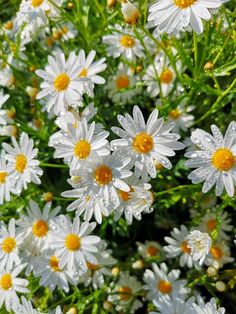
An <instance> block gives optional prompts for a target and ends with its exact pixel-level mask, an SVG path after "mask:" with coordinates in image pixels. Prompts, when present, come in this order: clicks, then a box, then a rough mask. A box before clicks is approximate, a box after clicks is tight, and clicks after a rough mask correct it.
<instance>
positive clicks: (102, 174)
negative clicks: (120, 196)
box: [94, 165, 112, 185]
mask: <svg viewBox="0 0 236 314" xmlns="http://www.w3.org/2000/svg"><path fill="white" fill-rule="evenodd" d="M94 178H95V180H96V182H97V183H98V184H100V185H106V184H109V183H110V182H111V181H112V170H111V168H109V167H108V166H106V165H101V166H99V167H98V168H97V169H96V170H95V171H94Z"/></svg>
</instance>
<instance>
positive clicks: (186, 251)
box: [180, 241, 191, 254]
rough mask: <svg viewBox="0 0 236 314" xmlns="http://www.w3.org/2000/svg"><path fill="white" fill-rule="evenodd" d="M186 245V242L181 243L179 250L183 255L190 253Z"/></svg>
mask: <svg viewBox="0 0 236 314" xmlns="http://www.w3.org/2000/svg"><path fill="white" fill-rule="evenodd" d="M187 244H188V242H187V241H184V242H182V243H181V246H180V248H181V250H182V251H183V252H184V253H187V254H189V253H190V252H191V249H190V248H189V247H188V246H187Z"/></svg>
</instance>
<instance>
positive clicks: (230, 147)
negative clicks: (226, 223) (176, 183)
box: [185, 121, 236, 196]
mask: <svg viewBox="0 0 236 314" xmlns="http://www.w3.org/2000/svg"><path fill="white" fill-rule="evenodd" d="M211 130H212V133H213V136H212V135H210V134H209V133H207V132H205V131H203V130H201V129H196V130H195V131H194V132H193V133H192V136H191V140H192V142H193V143H194V144H195V145H197V146H198V147H199V148H200V149H201V150H197V151H194V152H188V153H186V154H185V157H188V158H190V159H189V160H188V161H187V162H186V166H187V167H189V168H197V169H196V170H194V171H192V172H191V173H190V174H189V176H188V178H189V179H190V180H192V183H194V184H197V183H200V182H203V181H205V182H204V184H203V187H202V192H203V193H206V192H208V191H209V190H210V189H211V188H212V187H213V186H214V185H216V188H215V193H216V195H217V196H220V195H221V194H222V193H223V189H224V187H225V189H226V192H227V194H228V195H229V196H233V195H234V189H235V183H236V123H235V122H234V121H232V122H231V123H230V125H229V126H228V129H227V131H226V133H225V136H224V137H223V136H222V133H221V131H220V130H219V129H218V127H217V126H216V125H212V126H211Z"/></svg>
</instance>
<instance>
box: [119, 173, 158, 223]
mask: <svg viewBox="0 0 236 314" xmlns="http://www.w3.org/2000/svg"><path fill="white" fill-rule="evenodd" d="M126 183H127V184H128V185H129V187H130V192H125V191H122V190H120V191H119V192H118V196H119V198H120V205H119V206H118V207H117V208H116V209H115V216H114V219H115V221H117V220H119V219H120V217H121V216H122V214H124V216H125V219H126V221H127V223H128V224H129V225H130V224H132V222H133V217H134V218H135V219H137V220H141V218H142V213H150V212H152V210H153V208H152V207H151V206H152V203H153V201H154V198H153V194H152V192H151V191H149V190H150V189H151V185H150V184H148V183H144V182H142V181H141V180H139V179H138V178H137V177H135V176H134V175H132V176H131V177H129V178H128V179H127V180H126Z"/></svg>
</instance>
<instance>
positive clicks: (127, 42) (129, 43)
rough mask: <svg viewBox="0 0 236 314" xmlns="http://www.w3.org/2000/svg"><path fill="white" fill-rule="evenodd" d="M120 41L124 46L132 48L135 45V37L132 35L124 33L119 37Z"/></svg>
mask: <svg viewBox="0 0 236 314" xmlns="http://www.w3.org/2000/svg"><path fill="white" fill-rule="evenodd" d="M120 43H121V45H122V46H123V47H125V48H132V47H133V46H134V45H135V39H134V38H133V37H132V36H129V35H124V36H122V37H121V38H120Z"/></svg>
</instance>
